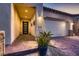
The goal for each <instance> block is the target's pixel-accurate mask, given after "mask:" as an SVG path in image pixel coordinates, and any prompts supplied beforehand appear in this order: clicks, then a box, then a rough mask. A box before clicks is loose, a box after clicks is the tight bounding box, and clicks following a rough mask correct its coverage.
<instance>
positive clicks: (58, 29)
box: [45, 20, 67, 37]
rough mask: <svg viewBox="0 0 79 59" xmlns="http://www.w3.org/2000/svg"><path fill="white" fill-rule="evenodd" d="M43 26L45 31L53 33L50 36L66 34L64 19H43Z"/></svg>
mask: <svg viewBox="0 0 79 59" xmlns="http://www.w3.org/2000/svg"><path fill="white" fill-rule="evenodd" d="M45 26H46V30H47V31H51V33H52V34H54V35H52V37H57V36H66V34H67V29H66V22H64V21H52V20H45Z"/></svg>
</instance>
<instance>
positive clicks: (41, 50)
mask: <svg viewBox="0 0 79 59" xmlns="http://www.w3.org/2000/svg"><path fill="white" fill-rule="evenodd" d="M38 50H39V55H40V56H46V53H47V46H45V47H42V46H39V47H38Z"/></svg>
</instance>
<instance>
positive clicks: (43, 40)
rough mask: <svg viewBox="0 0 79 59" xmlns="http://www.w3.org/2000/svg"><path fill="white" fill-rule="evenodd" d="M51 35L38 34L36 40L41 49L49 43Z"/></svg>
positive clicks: (45, 33)
mask: <svg viewBox="0 0 79 59" xmlns="http://www.w3.org/2000/svg"><path fill="white" fill-rule="evenodd" d="M51 35H52V34H51V32H40V34H39V37H38V39H37V42H38V45H39V46H42V47H44V46H47V45H48V43H49V41H50V37H51Z"/></svg>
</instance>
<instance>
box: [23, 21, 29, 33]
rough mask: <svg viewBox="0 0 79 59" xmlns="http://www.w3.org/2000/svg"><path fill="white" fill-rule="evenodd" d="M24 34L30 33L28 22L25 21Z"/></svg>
mask: <svg viewBox="0 0 79 59" xmlns="http://www.w3.org/2000/svg"><path fill="white" fill-rule="evenodd" d="M23 34H28V22H23Z"/></svg>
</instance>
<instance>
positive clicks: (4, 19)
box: [0, 3, 11, 44]
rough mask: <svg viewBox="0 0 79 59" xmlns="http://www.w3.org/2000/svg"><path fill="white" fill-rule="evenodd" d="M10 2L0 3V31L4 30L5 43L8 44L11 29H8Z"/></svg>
mask: <svg viewBox="0 0 79 59" xmlns="http://www.w3.org/2000/svg"><path fill="white" fill-rule="evenodd" d="M10 11H11V8H10V4H9V3H5V4H4V3H2V4H0V31H5V44H10V41H11V32H10V31H11V30H10V26H11V25H10V15H11V14H10Z"/></svg>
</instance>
